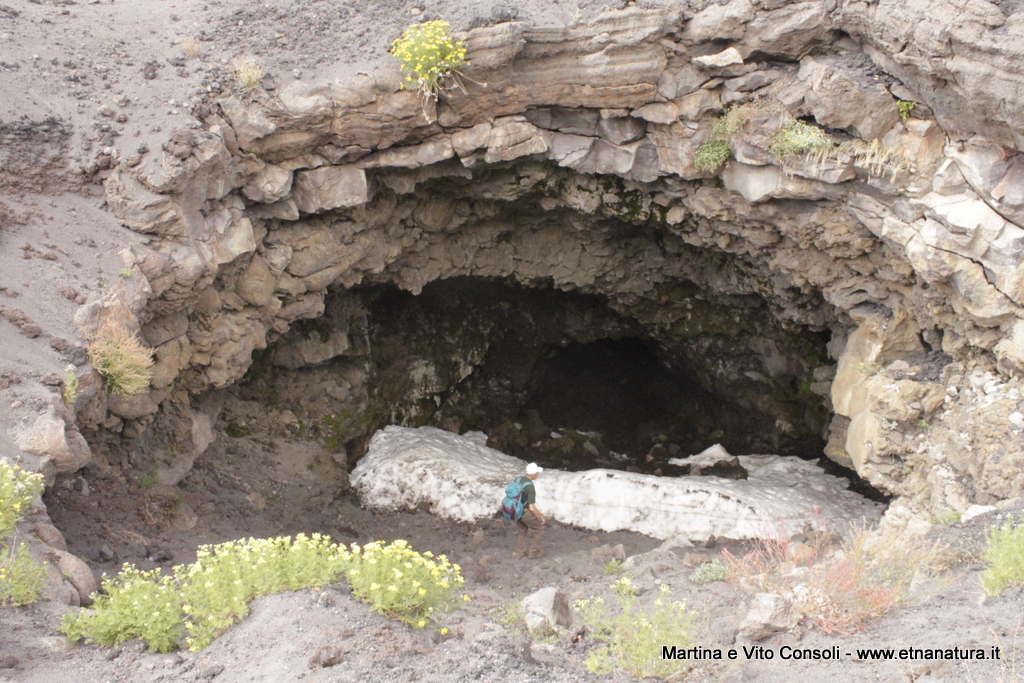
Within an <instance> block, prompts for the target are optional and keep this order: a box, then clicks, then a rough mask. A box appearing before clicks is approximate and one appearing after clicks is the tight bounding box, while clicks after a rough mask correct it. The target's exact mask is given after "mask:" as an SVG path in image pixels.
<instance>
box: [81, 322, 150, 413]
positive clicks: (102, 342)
mask: <svg viewBox="0 0 1024 683" xmlns="http://www.w3.org/2000/svg"><path fill="white" fill-rule="evenodd" d="M88 354H89V362H91V363H92V365H93V367H94V368H96V371H97V372H99V373H100V375H101V376H102V377H103V379H104V380H105V382H106V385H107V391H109V392H110V393H111V394H117V395H119V396H134V395H135V394H138V393H141V392H143V391H145V390H146V389H148V388H149V382H150V380H151V379H152V378H153V349H151V348H149V347H147V346H145V345H143V343H142V342H141V341H140V340H139V339H138V337H136V336H134V335H131V334H128V333H127V332H126V331H125V330H124V328H123V327H122V326H121V325H118V324H117V323H113V322H106V323H104V324H102V325H100V327H99V329H97V330H96V335H95V336H94V337H93V339H92V341H90V342H89V347H88Z"/></svg>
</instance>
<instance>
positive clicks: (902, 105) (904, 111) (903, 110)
mask: <svg viewBox="0 0 1024 683" xmlns="http://www.w3.org/2000/svg"><path fill="white" fill-rule="evenodd" d="M916 106H917V102H912V101H911V100H896V110H897V111H899V113H900V121H906V120H907V119H909V118H910V112H912V111H914V107H916Z"/></svg>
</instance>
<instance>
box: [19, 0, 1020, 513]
mask: <svg viewBox="0 0 1024 683" xmlns="http://www.w3.org/2000/svg"><path fill="white" fill-rule="evenodd" d="M940 5H941V6H940V7H939V8H937V9H936V8H932V7H927V8H918V7H917V6H911V7H905V6H902V5H900V6H899V7H896V4H895V3H890V2H879V3H871V4H869V3H846V4H845V5H843V6H842V7H836V6H834V4H831V3H824V2H814V1H809V2H800V3H769V4H764V3H760V4H758V3H748V2H746V0H742V1H734V2H729V3H726V4H722V5H719V4H708V6H707V7H704V8H700V7H693V6H686V7H672V8H663V9H657V10H645V9H640V8H636V7H632V8H628V9H626V10H622V11H617V12H610V13H607V14H604V15H601V16H600V17H598V18H597V19H596V20H595V21H594V22H592V23H590V24H587V25H581V26H576V27H572V28H564V29H537V28H531V27H529V26H526V25H523V24H520V23H504V24H498V25H496V26H491V27H485V28H480V29H475V30H473V31H470V32H469V34H468V35H467V37H466V43H467V47H468V64H467V67H466V69H465V75H464V77H463V78H461V79H459V83H458V84H453V86H452V87H451V89H450V90H448V91H446V92H445V93H444V96H443V97H442V98H440V100H439V101H433V100H429V99H425V98H424V97H423V96H422V95H421V94H419V93H418V92H414V91H402V90H399V89H397V87H394V85H393V84H391V83H388V82H381V81H372V82H371V80H370V79H366V80H365V81H362V82H357V83H354V84H317V85H309V84H303V83H295V84H293V85H292V86H291V87H289V88H288V89H287V90H286V91H284V92H282V93H281V94H280V96H278V97H268V96H266V95H264V94H260V95H258V96H257V95H253V96H242V95H235V96H229V97H226V98H223V99H221V100H219V101H217V102H215V103H207V104H204V103H197V110H196V113H197V116H198V117H199V118H200V120H201V121H202V125H201V126H200V127H199V128H197V129H194V130H183V131H179V132H176V133H175V134H174V135H173V136H172V137H171V139H170V140H169V141H168V142H167V144H166V145H165V146H164V150H163V153H162V154H159V155H150V157H148V158H147V159H145V160H143V162H142V163H141V164H139V165H137V166H134V167H129V166H127V165H121V166H119V167H117V168H116V169H114V170H113V172H112V173H111V174H110V176H109V177H108V178H107V180H106V192H107V201H108V204H109V207H110V210H111V211H113V212H114V213H115V214H116V215H117V216H118V218H119V219H120V220H121V221H122V222H123V223H124V224H125V225H126V226H127V227H129V228H131V229H132V230H135V231H137V232H140V233H143V234H145V235H147V236H149V242H148V245H147V246H146V247H138V248H134V249H132V250H130V251H129V252H126V253H125V254H124V258H125V259H126V267H127V268H130V269H131V271H132V273H133V276H132V277H130V278H125V281H124V282H122V283H119V284H120V289H119V290H118V291H115V292H112V293H111V294H110V295H109V296H107V297H106V298H104V299H102V300H98V301H94V302H91V303H89V304H88V305H86V306H85V307H83V308H82V310H81V312H80V315H79V317H78V322H79V326H80V331H81V333H82V334H83V336H88V335H89V334H90V332H91V331H93V330H94V329H96V326H97V325H98V324H99V323H100V321H101V320H102V319H103V318H104V317H106V316H112V317H116V318H117V319H118V320H120V321H121V322H122V323H126V324H127V325H129V326H130V327H134V328H135V329H137V330H138V331H139V332H140V333H141V335H142V337H143V339H144V340H145V341H146V342H147V343H148V344H149V345H150V346H152V347H153V348H154V349H155V356H156V362H157V366H156V374H155V376H154V379H153V382H152V387H151V389H150V390H149V391H148V392H146V393H145V394H143V395H141V396H137V397H134V398H131V399H123V398H115V397H112V396H107V395H105V394H104V393H103V392H102V391H100V390H95V391H83V392H82V393H81V395H80V397H79V400H78V402H77V404H76V406H75V411H76V413H77V425H78V427H80V428H81V429H82V430H83V431H84V432H85V433H86V434H88V435H90V436H91V438H92V439H93V444H94V446H95V445H96V444H99V443H106V444H107V446H108V447H110V448H114V447H115V445H116V442H119V440H120V442H123V441H124V440H129V441H131V440H134V441H133V443H135V444H142V445H145V446H147V447H148V448H149V449H150V451H151V452H157V455H155V456H152V457H155V458H156V460H157V461H158V462H159V464H160V468H159V471H160V476H161V479H162V480H163V481H164V482H165V483H173V482H174V481H176V480H177V479H178V478H180V476H181V475H182V474H183V473H184V472H185V471H187V469H188V467H189V466H190V463H191V459H193V458H194V457H196V455H197V454H198V453H201V452H202V450H203V449H204V448H205V446H206V444H208V443H209V442H210V439H211V438H212V435H211V432H210V424H211V415H212V413H213V412H215V410H216V408H215V407H210V406H208V405H207V404H206V403H204V401H209V399H208V398H204V397H207V396H209V392H210V390H212V389H218V388H223V387H227V386H229V385H232V384H233V383H236V382H238V381H239V380H240V379H241V378H242V377H243V376H244V375H245V373H246V372H247V371H248V370H249V368H250V365H251V363H252V358H253V352H254V351H260V350H262V349H264V348H266V347H267V345H268V344H271V343H275V342H276V343H277V349H276V352H275V358H276V362H277V363H278V364H279V365H280V366H282V367H285V368H290V369H297V368H303V367H306V366H309V365H315V364H318V363H324V362H326V361H329V360H331V359H333V358H338V357H346V356H349V357H356V356H360V355H365V349H363V350H362V351H360V349H359V345H358V343H355V342H356V341H357V338H359V335H357V334H349V332H350V331H352V330H358V329H359V326H360V325H364V326H365V319H363V318H360V316H362V315H363V313H361V312H360V311H358V310H354V309H353V310H348V311H347V312H345V311H342V312H341V313H339V314H338V315H336V316H333V318H332V319H334V320H335V321H340V322H337V323H336V324H335V325H334V327H333V328H332V329H333V330H334V331H333V332H332V333H331V334H329V335H328V337H327V339H325V340H321V341H320V342H317V341H313V342H310V341H309V336H308V335H303V336H302V338H301V339H300V338H299V337H297V336H296V334H295V333H294V332H292V333H289V330H290V329H291V328H293V326H294V325H295V324H296V323H297V322H298V321H303V320H313V319H317V318H319V317H320V316H323V315H324V311H325V301H326V300H327V298H328V296H329V292H334V293H336V292H339V291H343V290H348V289H351V288H353V287H356V286H359V285H371V284H374V285H379V284H384V283H391V284H394V285H397V286H398V287H400V288H403V289H406V290H408V291H410V292H413V293H418V292H420V291H421V290H422V288H423V287H424V286H425V285H426V284H427V283H430V282H433V281H436V280H441V279H447V278H452V277H457V276H475V277H484V278H512V279H514V280H516V281H517V282H519V283H523V284H525V285H528V286H538V287H555V288H558V289H562V290H566V291H575V292H579V293H584V294H597V295H601V296H603V297H605V298H606V299H607V301H608V305H609V307H610V308H611V309H612V310H613V311H615V312H616V313H618V314H620V315H622V316H626V317H628V318H630V319H632V320H634V321H635V322H636V324H637V325H639V326H640V328H641V329H642V330H643V334H645V335H646V336H648V337H649V338H651V339H654V340H657V341H658V342H659V343H662V344H664V345H665V347H666V348H667V349H669V350H670V352H671V353H676V354H679V355H680V356H681V357H685V358H686V359H688V360H689V361H691V365H694V366H699V367H702V368H704V370H703V382H704V383H705V384H706V386H707V387H708V388H709V389H711V390H714V391H718V392H721V393H723V394H728V393H730V392H733V393H735V392H738V393H740V394H742V395H745V396H748V397H750V398H749V401H750V405H751V407H752V408H753V409H756V410H757V411H759V412H760V414H762V415H766V416H770V417H771V418H773V419H774V420H775V424H776V426H777V428H778V429H779V430H780V431H782V432H784V433H785V432H787V431H793V432H800V431H801V430H810V429H813V428H815V425H816V424H817V423H816V420H815V418H814V417H813V416H811V415H809V413H808V412H807V410H808V407H809V406H810V403H808V402H806V401H803V400H802V399H801V398H800V395H801V394H803V395H805V396H813V397H815V398H814V400H815V401H818V400H819V398H818V397H821V400H824V402H825V405H826V408H827V409H830V410H831V411H833V417H832V420H831V424H830V427H829V431H828V447H827V448H826V452H827V454H828V455H829V457H831V458H833V459H834V460H836V461H837V462H840V463H842V464H844V465H847V466H850V467H852V468H854V469H856V471H857V472H858V473H859V474H860V475H861V476H863V477H865V478H866V479H868V480H869V481H870V482H872V483H873V484H874V485H876V486H878V487H880V488H882V489H884V490H886V491H888V492H891V493H893V494H898V495H904V496H907V497H908V499H912V500H913V501H914V504H918V505H921V506H922V507H925V508H928V509H931V510H938V509H943V508H946V507H951V508H955V509H965V508H966V506H968V505H970V504H971V503H975V502H980V503H986V502H991V501H993V500H996V499H1000V498H1005V497H1010V496H1015V495H1019V494H1020V493H1021V489H1022V487H1024V475H1022V474H1021V473H1022V472H1024V467H1022V466H1024V448H1022V446H1021V443H1022V438H1021V426H1022V425H1021V423H1022V422H1024V419H1022V418H1021V409H1022V408H1024V405H1022V404H1021V403H1020V396H1019V386H1020V383H1021V382H1020V377H1021V375H1022V374H1024V282H1022V277H1024V268H1022V266H1021V261H1022V258H1024V228H1022V226H1024V194H1022V193H1021V191H1020V188H1021V187H1022V183H1021V182H1020V180H1021V179H1022V176H1021V174H1022V173H1024V171H1022V170H1021V169H1024V156H1022V155H1021V154H1019V153H1018V152H1017V151H1016V149H1015V148H1016V147H1019V143H1020V139H1021V134H1022V131H1024V121H1022V120H1020V111H1021V108H1020V107H1018V106H1014V107H1011V109H1012V111H1010V110H1008V109H1007V106H1009V105H1007V104H1006V103H1020V102H1021V101H1024V95H1022V94H1021V93H1020V92H1019V82H1020V78H1019V70H1020V66H1019V64H1020V63H1021V62H1020V61H1019V60H1018V61H1014V55H1015V54H1016V52H1019V50H1020V49H1021V46H1022V45H1024V41H1020V40H1009V41H1004V40H1002V38H1001V36H1006V35H1016V33H1019V31H1020V27H1021V25H1022V24H1021V22H1022V20H1024V14H1021V13H1018V14H1014V15H1012V16H1003V14H1002V13H1001V12H1000V11H999V10H998V9H997V8H995V6H993V5H989V4H988V3H985V2H981V1H980V0H977V1H975V2H971V3H967V5H966V6H965V7H961V5H957V10H956V11H957V13H958V14H957V16H958V17H959V18H958V20H957V21H956V22H953V23H952V24H949V23H942V28H940V23H939V22H941V21H942V20H941V17H942V16H944V14H943V13H950V12H952V11H953V4H952V3H940ZM950 26H952V28H950ZM996 44H998V45H999V47H998V49H995V48H994V47H993V46H994V45H996ZM395 84H397V79H395ZM997 93H999V94H998V95H997ZM997 98H1003V99H999V100H998V101H997ZM901 101H902V102H905V103H907V104H903V105H902V107H903V111H902V114H903V115H901V109H900V106H898V105H899V103H900V102H901ZM910 103H913V108H911V104H910ZM727 111H731V112H742V115H736V114H733V119H732V120H733V127H732V129H731V130H730V131H729V133H728V139H727V142H728V146H729V154H730V155H731V158H730V159H729V160H728V161H727V162H725V163H724V164H723V165H721V166H720V167H718V168H715V169H714V170H712V169H710V168H709V167H708V166H701V165H698V163H697V159H698V158H699V155H700V153H701V152H702V150H706V149H707V147H706V143H707V142H708V140H709V138H712V139H713V136H714V135H715V131H716V126H718V125H719V122H720V120H721V118H722V117H723V115H725V114H726V112H727ZM908 113H909V116H906V114H908ZM794 119H803V120H805V121H808V122H810V123H812V124H817V125H818V126H820V127H825V128H826V129H827V130H828V131H829V132H830V134H831V137H832V139H833V140H834V141H835V142H836V143H839V142H843V144H842V145H839V146H832V145H830V146H828V147H826V148H821V149H819V150H818V153H817V154H785V153H780V152H779V150H778V148H777V147H774V146H773V145H775V144H776V141H777V138H775V137H774V134H775V133H776V132H778V131H780V130H782V129H784V128H785V127H786V125H789V124H790V122H791V121H792V120H794ZM718 130H720V128H719V129H718ZM331 296H334V294H331ZM360 320H362V322H360ZM346 321H347V322H346ZM822 335H824V336H826V337H829V339H830V341H828V342H827V345H826V344H825V342H824V341H821V340H822ZM815 339H817V340H818V341H817V342H815V341H814V340H815ZM815 344H817V346H815ZM825 354H827V355H828V356H830V358H827V357H825ZM466 369H467V370H468V371H469V372H472V369H473V363H470V364H469V367H467V368H466ZM420 371H422V368H421V369H420ZM90 372H91V371H89V370H84V371H83V377H82V378H81V381H82V382H83V386H85V387H90V386H94V385H96V386H98V382H96V381H95V376H94V375H90ZM986 372H987V373H988V374H987V375H986V374H985V373H986ZM978 378H981V380H980V384H979V379H978ZM421 379H422V378H421ZM360 382H363V383H364V384H365V379H358V380H357V381H356V384H359V383H360ZM421 384H422V382H421ZM975 385H977V386H975ZM450 388H451V387H450V386H445V387H438V388H437V389H436V391H434V390H432V391H429V392H427V393H428V394H429V396H435V395H436V396H440V395H441V394H443V393H444V392H445V391H447V390H448V389H450ZM360 391H362V392H363V393H362V394H360V395H362V396H364V397H365V389H360V390H356V391H355V393H354V394H353V395H356V394H359V392H360ZM972 392H973V393H972ZM756 396H762V397H763V400H755V399H754V397H756ZM357 404H358V401H357V402H356V403H354V404H353V405H357ZM812 412H813V411H812ZM944 425H953V426H951V427H946V426H944ZM364 427H365V425H364ZM820 427H821V425H820V424H817V428H820ZM942 430H946V431H945V432H944V431H942ZM947 432H949V433H950V434H952V433H955V434H957V435H959V436H958V437H957V439H958V442H957V445H956V446H955V447H951V448H946V445H947V444H949V438H950V437H948V435H947V436H943V434H946V433H947ZM356 436H358V433H357V431H355V430H354V431H352V432H351V433H348V434H346V435H345V437H346V438H355V437H356ZM364 436H365V435H364ZM25 438H26V439H29V438H30V437H29V436H26V437H25ZM172 443H173V444H175V445H176V450H175V452H174V453H173V454H172V453H170V449H167V448H166V446H167V445H168V444H172ZM182 445H184V448H182ZM161 449H163V451H161ZM160 453H163V454H162V455H160ZM161 458H162V459H161ZM56 464H57V465H58V469H60V470H68V469H74V468H75V467H78V466H80V464H81V463H80V462H79V458H77V457H69V458H68V459H67V461H66V463H64V464H61V463H56Z"/></svg>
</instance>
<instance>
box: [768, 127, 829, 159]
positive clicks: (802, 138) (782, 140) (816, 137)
mask: <svg viewBox="0 0 1024 683" xmlns="http://www.w3.org/2000/svg"><path fill="white" fill-rule="evenodd" d="M826 146H827V147H831V146H832V139H831V138H830V137H829V136H828V135H827V134H826V133H825V131H823V130H822V129H821V128H817V127H815V126H812V125H811V124H809V123H804V122H803V121H798V120H797V119H790V120H788V121H786V123H784V124H783V126H782V129H781V130H779V132H777V133H775V135H773V136H772V140H771V144H770V145H769V146H768V153H769V154H771V155H772V156H773V157H775V158H776V159H778V160H779V161H785V160H786V159H789V158H791V157H794V156H796V155H798V154H803V153H804V152H810V151H812V150H815V149H818V148H819V147H826Z"/></svg>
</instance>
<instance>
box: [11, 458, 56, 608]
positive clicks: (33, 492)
mask: <svg viewBox="0 0 1024 683" xmlns="http://www.w3.org/2000/svg"><path fill="white" fill-rule="evenodd" d="M42 490H43V475H41V474H37V473H34V472H26V471H25V470H23V469H21V468H20V467H18V466H17V465H11V464H10V463H8V462H6V461H4V460H0V605H4V604H11V605H15V606H17V605H27V604H29V603H31V602H35V601H36V600H38V599H39V592H40V590H41V589H42V585H43V579H44V578H45V576H46V570H45V569H44V568H43V567H42V566H41V565H40V564H39V563H38V562H36V561H35V560H34V559H32V556H31V555H30V554H29V551H28V546H26V545H25V544H24V543H17V542H16V541H15V540H14V538H13V534H14V527H15V525H16V524H17V523H18V522H19V521H21V520H22V519H23V518H24V517H25V512H26V511H27V510H28V506H29V505H30V504H31V502H32V499H33V498H34V497H35V496H37V495H39V493H40V492H42ZM8 537H11V538H10V539H8Z"/></svg>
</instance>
